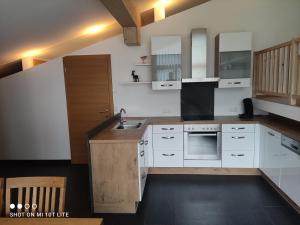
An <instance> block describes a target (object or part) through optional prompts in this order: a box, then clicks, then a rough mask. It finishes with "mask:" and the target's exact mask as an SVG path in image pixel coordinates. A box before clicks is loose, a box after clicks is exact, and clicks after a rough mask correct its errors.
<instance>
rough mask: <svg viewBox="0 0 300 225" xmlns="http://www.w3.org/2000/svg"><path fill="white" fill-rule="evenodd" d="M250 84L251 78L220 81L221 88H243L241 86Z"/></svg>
mask: <svg viewBox="0 0 300 225" xmlns="http://www.w3.org/2000/svg"><path fill="white" fill-rule="evenodd" d="M250 86H251V79H250V78H241V79H221V80H220V81H219V88H241V87H250Z"/></svg>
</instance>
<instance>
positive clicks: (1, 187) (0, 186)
mask: <svg viewBox="0 0 300 225" xmlns="http://www.w3.org/2000/svg"><path fill="white" fill-rule="evenodd" d="M3 194H4V178H2V177H0V217H1V216H2V213H3V206H4V205H3V199H4V196H3Z"/></svg>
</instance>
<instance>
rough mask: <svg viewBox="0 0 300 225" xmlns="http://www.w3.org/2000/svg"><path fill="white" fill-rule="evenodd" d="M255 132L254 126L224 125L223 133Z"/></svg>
mask: <svg viewBox="0 0 300 225" xmlns="http://www.w3.org/2000/svg"><path fill="white" fill-rule="evenodd" d="M254 131H255V125H254V124H223V125H222V132H230V133H231V132H243V133H253V132H254Z"/></svg>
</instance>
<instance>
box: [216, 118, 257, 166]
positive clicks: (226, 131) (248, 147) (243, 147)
mask: <svg viewBox="0 0 300 225" xmlns="http://www.w3.org/2000/svg"><path fill="white" fill-rule="evenodd" d="M254 156H255V125H254V124H223V125H222V167H223V168H254V165H255V162H254V159H255V158H254Z"/></svg>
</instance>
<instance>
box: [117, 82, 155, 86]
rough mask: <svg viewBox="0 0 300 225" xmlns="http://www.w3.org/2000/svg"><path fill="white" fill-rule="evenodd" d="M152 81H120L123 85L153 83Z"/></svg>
mask: <svg viewBox="0 0 300 225" xmlns="http://www.w3.org/2000/svg"><path fill="white" fill-rule="evenodd" d="M151 83H152V81H140V82H133V81H123V82H120V84H121V85H142V84H151Z"/></svg>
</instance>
